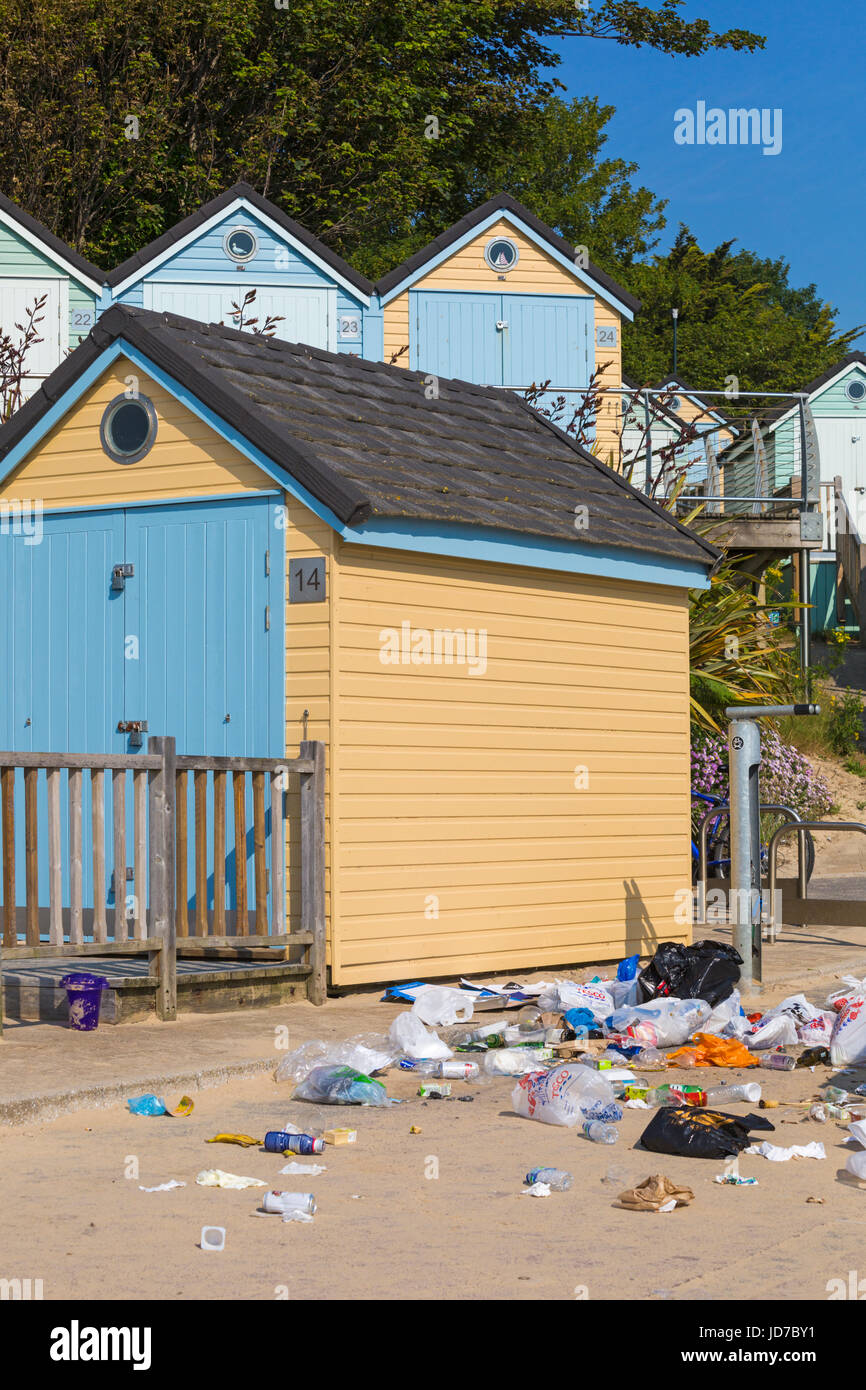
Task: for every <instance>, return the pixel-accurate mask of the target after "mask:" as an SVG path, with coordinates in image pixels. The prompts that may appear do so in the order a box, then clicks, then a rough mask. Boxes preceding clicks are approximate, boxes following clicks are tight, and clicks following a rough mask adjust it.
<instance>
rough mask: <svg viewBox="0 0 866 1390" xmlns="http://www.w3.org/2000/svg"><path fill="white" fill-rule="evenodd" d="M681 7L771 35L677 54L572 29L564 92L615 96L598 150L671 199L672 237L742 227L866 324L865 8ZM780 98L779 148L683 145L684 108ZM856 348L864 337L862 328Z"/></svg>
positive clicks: (767, 3) (739, 2)
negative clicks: (677, 139) (747, 43)
mask: <svg viewBox="0 0 866 1390" xmlns="http://www.w3.org/2000/svg"><path fill="white" fill-rule="evenodd" d="M684 14H686V15H687V16H689V17H692V18H694V17H698V16H699V17H702V18H705V19H708V20H709V21H710V23H711V24H712V25H713V27H714V28H715V29H717V30H724V29H730V28H742V29H750V30H753V31H755V32H757V33H760V34H763V35H764V36H765V37H766V40H767V43H766V48H765V49H764V51H763V52H756V53H752V54H749V53H732V52H720V53H711V54H708V55H707V56H706V57H702V58H671V57H668V56H666V55H664V54H661V53H655V52H651V51H650V50H648V49H641V50H638V49H633V48H623V47H621V46H620V45H618V44H615V43H611V42H609V41H607V40H596V39H566V40H563V41H562V42H561V45H560V49H561V53H562V58H563V61H562V65H561V66H560V68H559V69H558V70H557V72H556V76H557V77H558V78H559V79H560V81H562V82H563V83H565V85H566V87H567V91H568V95H569V96H584V95H586V96H597V97H598V98H599V99H600V100H601V101H602V102H603V103H605V104H609V105H612V106H615V107H616V115H615V116H614V117H613V118H612V120H611V121H610V123H609V125H608V127H607V131H608V143H607V146H606V147H605V153H607V154H610V155H611V156H618V157H620V158H623V159H629V160H634V161H635V162H636V163H637V164H638V165H639V166H640V173H639V175H636V176H635V181H636V182H638V183H642V184H645V185H646V186H647V187H648V188H650V189H651V190H652V192H653V193H655V194H656V195H657V196H658V197H662V198H667V199H668V207H667V209H666V213H665V215H666V217H667V219H668V223H667V227H666V228H665V230H664V232H663V234H662V238H663V240H662V246H663V249H665V250H666V249H667V247H668V246H669V245H670V242H671V240H672V238H673V236H674V234H675V233H676V229H677V226H678V224H679V223H680V222H685V223H687V224H688V226H689V227H690V228H691V229H692V231H693V232H694V233H695V235H696V236H697V238H698V241H699V242H700V244H701V246H702V247H704V248H709V247H711V246H716V245H718V243H719V242H721V241H726V240H728V239H729V238H730V237H736V238H737V244H738V245H739V246H741V247H745V248H746V249H748V250H751V251H755V252H757V253H758V254H759V255H761V256H769V257H773V258H776V257H778V256H780V255H781V256H783V257H784V258H785V260H787V261H789V262H790V265H791V271H790V277H789V278H790V282H791V283H792V284H794V285H804V284H811V283H813V282H814V283H815V284H816V285H817V287H818V291H819V293H820V295H821V297H822V298H823V299H825V300H828V301H829V302H830V303H831V304H833V305H836V306H837V307H838V310H839V314H838V317H837V324H838V326H839V327H841V328H844V329H847V328H851V327H854V326H855V325H856V324H861V323H866V276H864V256H863V249H862V248H863V239H864V226H866V177H864V157H863V156H864V132H863V129H862V124H861V118H862V115H863V111H864V106H866V101H864V87H866V50H864V46H863V42H862V29H861V23H862V14H863V11H862V10H861V9H860V7H859V6H854V5H842V6H837V7H836V8H835V9H834V8H832V7H830V6H823V5H821V6H816V5H815V4H814V0H812V3H806V0H762V3H760V4H746V3H743V0H726V2H725V3H724V4H722V3H719V0H688V3H687V4H686V6H685V7H684ZM698 101H704V102H706V104H707V107H714V106H715V107H722V108H724V109H725V110H727V109H728V108H730V107H753V106H754V107H758V108H764V107H767V108H775V107H780V108H781V109H782V113H783V114H782V148H781V151H780V153H779V154H778V155H775V156H767V155H764V154H763V153H762V151H761V148H760V147H759V146H752V145H745V146H744V145H732V146H726V145H716V146H708V145H704V146H698V145H693V146H689V145H677V144H675V143H674V138H673V132H674V112H675V111H676V110H677V108H678V107H690V108H692V109H695V106H696V103H697V102H698ZM856 346H858V347H860V348H866V334H864V335H862V336H861V338H860V340H859V341H858V343H857V344H856Z"/></svg>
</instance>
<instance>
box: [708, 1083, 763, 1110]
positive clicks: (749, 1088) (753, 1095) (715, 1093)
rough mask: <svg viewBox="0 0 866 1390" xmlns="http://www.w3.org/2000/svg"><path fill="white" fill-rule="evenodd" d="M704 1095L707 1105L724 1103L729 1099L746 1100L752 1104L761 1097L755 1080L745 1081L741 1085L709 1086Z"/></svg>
mask: <svg viewBox="0 0 866 1390" xmlns="http://www.w3.org/2000/svg"><path fill="white" fill-rule="evenodd" d="M706 1096H707V1105H726V1104H727V1102H728V1101H729V1100H747V1101H748V1102H749V1104H750V1105H754V1104H755V1103H756V1102H757V1101H759V1100H760V1099H761V1088H760V1086H759V1085H758V1083H757V1081H747V1082H745V1083H744V1084H743V1085H742V1086H711V1087H710V1088H709V1090H708V1091H707V1093H706Z"/></svg>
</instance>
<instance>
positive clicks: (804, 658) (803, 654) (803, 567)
mask: <svg viewBox="0 0 866 1390" xmlns="http://www.w3.org/2000/svg"><path fill="white" fill-rule="evenodd" d="M811 578H812V569H811V559H810V556H809V551H808V550H801V551H800V665H801V666H802V668H803V680H804V683H805V689H806V694H807V695H809V694H810V693H811V689H810V682H811V676H810V672H809V667H810V665H811V661H812V632H811V627H812V624H811V620H810V615H809V609H808V607H807V606H806V605H807V604H808V603H809V600H810V598H811Z"/></svg>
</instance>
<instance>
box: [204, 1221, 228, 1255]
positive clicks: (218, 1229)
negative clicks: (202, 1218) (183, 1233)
mask: <svg viewBox="0 0 866 1390" xmlns="http://www.w3.org/2000/svg"><path fill="white" fill-rule="evenodd" d="M225 1244H226V1228H225V1226H202V1228H201V1248H202V1250H224V1249H225Z"/></svg>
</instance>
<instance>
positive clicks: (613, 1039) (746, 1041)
mask: <svg viewBox="0 0 866 1390" xmlns="http://www.w3.org/2000/svg"><path fill="white" fill-rule="evenodd" d="M741 964H742V961H741V958H740V957H739V956H738V955H737V953H736V951H734V950H733V949H732V948H731V947H730V946H726V945H723V944H720V943H717V942H712V941H700V942H697V943H696V944H695V945H692V946H684V945H681V944H677V943H672V942H665V943H663V944H661V945H660V946H659V947H658V949H657V950H656V952H655V955H654V956H653V958H652V959H651V960H650V961H649V963H648V964H647V965H646V966H645V967H644V968H643V969H642V970H641V969H640V968H639V958H638V956H636V955H634V956H630V957H628V958H627V959H626V960H623V961H621V962H620V964H619V966H618V968H617V971H616V975H615V977H613V978H608V977H598V976H596V977H595V978H593V979H591V980H586V981H583V982H576V981H573V980H566V979H556V980H554V981H552V982H549V983H543V984H537V985H522V986H517V985H513V986H508V987H507V988H505V989H503V990H497V989H493V988H488V987H482V986H478V985H473V984H472V983H471V982H469V981H461V985H460V988H449V987H445V986H438V985H437V986H434V985H427V984H424V983H422V982H420V981H419V982H416V983H415V984H413V985H409V986H405V987H403V988H402V989H397V988H392V989H390V990H389V991H388V992H387V993H386V996H385V998H386V999H389V1000H392V1001H394V1002H397V1001H401V1002H405V1003H408V1004H410V1006H411V1007H409V1008H408V1009H405V1010H403V1011H401V1012H400V1013H399V1014H397V1015H396V1016H395V1018H394V1019H393V1022H392V1023H391V1027H390V1029H389V1032H388V1034H387V1035H379V1034H376V1035H369V1034H365V1035H361V1036H358V1037H355V1038H350V1039H348V1040H347V1041H343V1042H337V1043H333V1042H331V1043H327V1042H324V1041H313V1042H307V1043H304V1044H303V1045H302V1046H301V1047H299V1048H297V1049H295V1050H294V1051H293V1052H291V1053H288V1054H287V1055H286V1056H285V1057H284V1058H283V1060H282V1061H281V1062H280V1064H279V1066H278V1067H277V1069H276V1072H275V1080H276V1081H278V1082H289V1083H291V1085H292V1087H293V1091H292V1099H293V1100H296V1101H301V1102H307V1103H310V1104H314V1105H322V1106H358V1107H366V1108H373V1109H376V1110H382V1109H386V1108H390V1107H393V1106H397V1105H401V1104H406V1103H409V1102H407V1101H403V1100H400V1099H398V1098H396V1097H392V1096H389V1094H388V1088H387V1082H386V1080H383V1079H382V1074H383V1073H386V1072H388V1071H389V1070H391V1069H398V1070H399V1071H400V1072H401V1073H403V1074H409V1075H411V1076H412V1078H413V1081H414V1080H417V1083H418V1087H417V1093H416V1097H417V1100H416V1103H417V1102H418V1101H420V1102H422V1103H427V1102H429V1101H448V1100H452V1101H453V1100H466V1101H471V1100H473V1099H474V1095H472V1094H470V1089H471V1088H473V1087H476V1086H479V1085H482V1086H483V1085H485V1084H487V1085H489V1084H493V1083H495V1082H496V1081H497V1080H498V1079H502V1080H507V1081H508V1084H509V1085H510V1086H511V1088H512V1089H511V1103H512V1106H513V1109H514V1111H515V1112H516V1114H517V1115H518V1116H521V1117H523V1118H524V1119H527V1120H532V1121H535V1122H538V1123H541V1124H545V1125H554V1126H559V1127H562V1128H570V1129H574V1130H575V1132H576V1133H577V1134H578V1135H579V1136H580V1137H581V1140H584V1139H585V1140H587V1141H589V1142H591V1143H595V1144H605V1145H612V1144H615V1143H616V1142H617V1140H618V1138H619V1129H618V1125H619V1123H620V1121H621V1120H622V1119H623V1116H624V1112H625V1109H626V1108H628V1109H638V1110H646V1111H648V1112H652V1113H651V1114H650V1115H649V1116H648V1123H647V1124H646V1127H645V1128H644V1130H643V1133H642V1134H641V1136H640V1139H639V1141H638V1144H637V1145H636V1146H635V1147H636V1148H640V1149H643V1150H645V1151H647V1152H648V1153H652V1154H667V1155H674V1156H678V1157H689V1158H709V1159H714V1160H721V1161H723V1162H724V1165H725V1167H724V1171H723V1172H722V1173H719V1174H717V1175H716V1176H715V1182H717V1183H719V1184H722V1185H724V1186H732V1187H741V1186H742V1187H748V1186H757V1184H758V1179H757V1178H755V1177H751V1176H741V1175H740V1173H739V1167H738V1163H739V1157H740V1155H741V1154H746V1155H749V1156H754V1157H756V1158H761V1159H764V1160H766V1161H768V1162H769V1163H779V1162H787V1161H789V1160H792V1159H793V1160H805V1159H824V1158H826V1149H825V1146H824V1144H823V1143H820V1142H811V1141H810V1142H807V1143H804V1144H794V1145H790V1146H787V1147H785V1146H783V1145H778V1144H775V1143H771V1142H769V1141H768V1140H767V1138H766V1133H767V1132H774V1131H775V1129H776V1126H775V1125H774V1124H773V1123H771V1121H770V1120H769V1119H768V1118H767V1116H766V1114H765V1113H760V1114H758V1113H754V1112H750V1111H747V1112H746V1113H731V1112H730V1111H729V1110H728V1108H727V1107H729V1106H731V1105H746V1106H759V1107H760V1109H761V1111H763V1112H766V1111H768V1110H775V1109H778V1108H780V1107H785V1108H786V1113H785V1115H783V1117H782V1118H783V1119H785V1118H787V1116H788V1115H790V1114H791V1113H792V1111H793V1113H794V1116H795V1119H796V1121H797V1122H800V1121H802V1122H804V1123H805V1122H809V1121H811V1122H814V1123H820V1124H827V1123H828V1122H829V1121H836V1122H837V1123H839V1124H844V1125H847V1127H848V1135H847V1136H846V1137H848V1138H849V1140H850V1142H851V1144H852V1145H855V1146H856V1149H854V1150H852V1151H851V1152H850V1154H849V1155H848V1156H847V1164H846V1168H847V1172H848V1174H849V1175H850V1177H849V1180H850V1181H861V1180H862V1181H863V1182H866V1085H860V1086H855V1087H854V1089H853V1090H852V1091H850V1092H849V1090H847V1089H843V1088H842V1087H841V1086H838V1085H827V1084H826V1081H825V1082H823V1083H822V1084H823V1086H824V1092H823V1095H818V1096H814V1095H813V1096H812V1097H811V1098H809V1099H804V1100H800V1101H781V1100H776V1099H765V1098H764V1097H763V1086H762V1084H761V1081H758V1080H756V1079H755V1078H756V1076H761V1078H762V1080H763V1079H764V1073H765V1072H773V1071H780V1072H788V1071H791V1072H792V1071H794V1070H795V1069H796V1068H801V1069H809V1070H810V1071H812V1072H814V1070H815V1068H817V1067H819V1066H820V1067H827V1068H829V1067H831V1066H832V1067H836V1068H843V1069H845V1068H849V1067H852V1066H854V1065H855V1064H857V1063H864V1062H866V979H864V980H858V979H856V978H855V977H853V976H846V977H845V978H844V980H843V982H842V983H843V988H841V989H839V990H836V991H834V992H833V993H832V994H831V995H830V996H829V998H828V999H827V1000H826V1005H825V1007H823V1008H819V1007H816V1006H815V1005H813V1004H811V1003H810V1002H809V1000H808V999H807V998H806V996H805V995H804V994H796V995H791V996H789V997H788V998H787V999H783V1000H782V1002H781V1003H780V1004H777V1005H775V1006H774V1007H773V1008H770V1009H767V1010H765V1011H764V1012H758V1013H752V1014H746V1013H745V1011H744V1009H743V1006H742V1002H741V997H740V993H739V990H738V988H737V985H738V982H739V978H740V969H739V968H740V965H741ZM481 1015H490V1016H489V1018H488V1021H486V1022H480V1021H479V1016H481ZM669 1067H671V1068H675V1069H687V1070H690V1071H691V1072H692V1073H693V1075H694V1078H695V1082H694V1084H686V1083H685V1082H680V1081H678V1082H675V1083H674V1082H670V1083H668V1082H665V1081H664V1080H663V1078H662V1076H661V1073H663V1072H665V1071H666V1070H667V1069H668V1068H669ZM714 1067H715V1068H718V1067H728V1068H742V1069H743V1070H744V1071H745V1073H746V1075H745V1077H744V1078H743V1080H739V1079H737V1080H735V1081H734V1082H733V1083H730V1084H725V1085H713V1084H712V1083H711V1080H710V1078H711V1076H712V1071H711V1069H712V1068H714ZM756 1069H757V1070H756ZM771 1079H772V1078H771V1077H766V1080H771ZM805 1079H806V1078H805V1076H804V1080H805ZM834 1079H836V1078H834ZM838 1079H842V1078H838ZM452 1084H453V1085H454V1086H455V1087H456V1091H457V1094H454V1095H452ZM720 1107H724V1108H720ZM129 1108H130V1110H131V1111H132V1112H133V1113H135V1114H138V1115H150V1116H156V1115H161V1116H166V1115H168V1116H188V1115H189V1114H190V1113H191V1111H192V1108H193V1107H192V1102H191V1101H190V1100H189V1098H188V1097H183V1098H182V1100H181V1101H180V1102H179V1103H178V1105H177V1106H176V1107H175V1109H174V1110H170V1109H169V1108H168V1107H167V1106H166V1105H165V1102H164V1101H163V1100H161V1099H159V1098H158V1097H155V1096H142V1097H137V1098H135V1099H133V1100H130V1102H129ZM312 1129H313V1127H312V1126H305V1127H304V1128H298V1127H297V1126H296V1125H293V1124H290V1123H286V1124H284V1125H283V1126H282V1127H281V1128H278V1129H274V1130H270V1131H268V1132H267V1133H266V1134H264V1136H262V1137H256V1136H255V1135H249V1134H233V1133H219V1134H216V1135H213V1136H212V1137H211V1138H209V1139H208V1140H207V1142H208V1143H211V1144H230V1145H236V1146H238V1147H240V1148H242V1149H244V1150H252V1149H259V1150H262V1151H264V1152H265V1153H266V1154H269V1155H274V1154H281V1155H282V1156H283V1157H284V1158H289V1159H290V1160H291V1161H290V1162H288V1163H287V1164H286V1165H285V1166H284V1167H283V1168H282V1169H281V1170H280V1174H281V1175H291V1176H293V1177H294V1176H297V1177H300V1178H303V1179H312V1178H314V1177H317V1176H318V1175H320V1174H322V1173H325V1172H327V1166H326V1165H325V1164H319V1163H312V1164H310V1163H307V1164H304V1163H298V1162H297V1161H296V1158H297V1157H302V1158H310V1157H313V1158H316V1157H319V1156H321V1155H322V1154H324V1153H325V1152H326V1146H330V1147H332V1148H336V1147H341V1146H347V1145H350V1144H354V1143H355V1142H356V1140H357V1131H356V1130H355V1129H352V1128H350V1127H335V1128H333V1129H329V1130H326V1131H324V1133H320V1134H316V1133H314V1132H312ZM409 1132H410V1133H412V1134H418V1133H421V1129H420V1127H419V1126H417V1125H412V1126H410V1127H409ZM812 1132H813V1133H814V1130H812ZM762 1166H763V1165H762ZM767 1171H769V1170H767ZM195 1182H196V1184H197V1185H198V1186H199V1187H217V1188H220V1189H236V1190H240V1191H243V1190H245V1189H248V1188H268V1187H269V1184H268V1183H267V1182H265V1181H264V1180H262V1179H259V1178H256V1177H248V1176H244V1175H239V1174H236V1173H230V1172H225V1171H224V1170H222V1169H220V1168H204V1169H202V1171H201V1172H199V1173H198V1176H197V1177H196V1179H195ZM325 1182H326V1184H327V1179H325ZM572 1184H573V1176H572V1174H571V1173H569V1172H568V1171H566V1170H564V1169H561V1168H555V1167H537V1168H533V1169H531V1170H530V1171H529V1172H528V1173H527V1174H526V1176H525V1179H524V1184H523V1188H522V1191H523V1192H524V1193H525V1194H526V1195H528V1196H531V1197H534V1198H548V1197H550V1196H551V1195H552V1194H553V1193H560V1192H567V1191H568V1190H569V1189H570V1188H571V1187H572ZM183 1185H184V1184H183V1183H178V1182H177V1181H175V1180H172V1181H171V1182H168V1183H162V1184H160V1185H158V1186H154V1187H146V1188H142V1190H143V1191H146V1192H161V1191H168V1190H171V1189H172V1188H173V1187H177V1186H183ZM694 1199H695V1194H694V1192H693V1191H692V1190H691V1188H689V1187H686V1186H683V1185H682V1184H681V1183H679V1182H675V1181H673V1180H672V1179H671V1178H670V1177H668V1176H666V1175H664V1174H661V1173H655V1174H652V1175H651V1176H649V1177H647V1178H646V1179H645V1181H643V1182H641V1183H639V1184H637V1185H636V1186H633V1187H631V1188H628V1189H627V1190H626V1191H624V1192H622V1193H621V1194H620V1196H619V1199H618V1202H617V1205H618V1206H619V1207H620V1208H622V1209H623V1210H626V1211H647V1212H653V1213H667V1212H672V1211H675V1210H677V1209H678V1208H686V1207H688V1206H689V1205H691V1204H692V1202H693V1201H694ZM809 1200H815V1201H821V1200H823V1199H821V1198H810V1199H809ZM316 1208H317V1204H316V1200H315V1197H314V1196H313V1194H312V1193H311V1192H285V1191H282V1190H281V1189H280V1188H279V1187H276V1188H271V1189H270V1190H268V1191H267V1192H265V1193H264V1194H263V1196H262V1199H261V1204H260V1206H259V1208H258V1214H262V1213H276V1214H279V1215H281V1216H282V1219H283V1221H285V1222H311V1221H312V1220H313V1218H314V1216H315V1214H316ZM224 1244H225V1230H224V1228H222V1227H213V1228H212V1227H206V1228H204V1229H203V1231H202V1240H201V1248H202V1249H205V1250H220V1249H223V1248H224Z"/></svg>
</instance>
